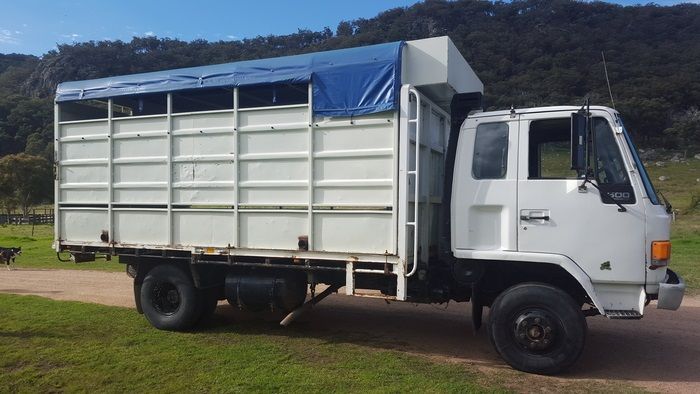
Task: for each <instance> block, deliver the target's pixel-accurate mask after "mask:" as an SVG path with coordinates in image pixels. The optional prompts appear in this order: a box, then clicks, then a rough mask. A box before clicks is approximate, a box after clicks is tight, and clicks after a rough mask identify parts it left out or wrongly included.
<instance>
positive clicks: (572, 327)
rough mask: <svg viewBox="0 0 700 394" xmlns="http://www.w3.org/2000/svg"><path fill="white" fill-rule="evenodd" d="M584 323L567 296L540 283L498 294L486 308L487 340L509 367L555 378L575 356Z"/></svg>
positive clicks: (582, 344)
mask: <svg viewBox="0 0 700 394" xmlns="http://www.w3.org/2000/svg"><path fill="white" fill-rule="evenodd" d="M586 330H587V325H586V319H585V318H584V316H583V313H581V308H579V306H578V305H577V304H576V303H575V302H574V300H573V298H571V296H570V295H568V294H567V293H565V292H564V291H562V290H561V289H558V288H556V287H553V286H550V285H547V284H541V283H524V284H519V285H516V286H513V287H511V288H509V289H507V290H505V291H504V292H503V293H501V294H500V295H499V296H498V297H497V298H496V300H495V301H494V302H493V305H492V306H491V313H490V321H489V336H490V338H491V343H493V345H494V347H495V348H496V351H497V352H498V353H499V354H500V355H501V357H503V359H504V360H505V361H506V362H507V363H508V364H510V365H511V366H512V367H513V368H515V369H518V370H521V371H524V372H530V373H538V374H547V375H549V374H555V373H558V372H561V371H562V370H564V369H566V368H568V367H570V366H571V365H572V364H573V363H574V362H576V360H577V359H578V358H579V356H580V355H581V352H582V351H583V346H584V342H585V338H586Z"/></svg>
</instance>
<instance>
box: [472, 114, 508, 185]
mask: <svg viewBox="0 0 700 394" xmlns="http://www.w3.org/2000/svg"><path fill="white" fill-rule="evenodd" d="M507 168H508V124H507V123H482V124H480V125H479V126H478V127H477V128H476V137H475V140H474V159H473V161H472V176H473V177H474V179H502V178H505V176H506V169H507Z"/></svg>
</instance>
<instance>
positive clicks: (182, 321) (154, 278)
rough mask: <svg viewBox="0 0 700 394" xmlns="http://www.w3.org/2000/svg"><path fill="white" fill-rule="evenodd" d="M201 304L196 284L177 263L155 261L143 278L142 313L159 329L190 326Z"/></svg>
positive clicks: (176, 329) (178, 329)
mask: <svg viewBox="0 0 700 394" xmlns="http://www.w3.org/2000/svg"><path fill="white" fill-rule="evenodd" d="M200 305H201V300H200V296H199V292H198V290H197V288H195V286H194V283H192V279H191V278H190V277H189V276H188V275H187V274H186V273H185V272H184V271H183V270H182V269H180V268H179V267H176V266H174V265H169V264H161V265H158V266H156V267H154V268H153V269H152V270H150V271H149V272H148V274H147V275H146V277H145V278H144V280H143V285H142V286H141V307H142V308H143V314H144V315H145V316H146V319H148V321H149V322H150V323H151V324H152V325H153V326H154V327H156V328H158V329H161V330H170V331H182V330H187V329H189V328H191V327H192V326H193V325H194V324H195V323H196V322H197V319H198V318H199V316H200Z"/></svg>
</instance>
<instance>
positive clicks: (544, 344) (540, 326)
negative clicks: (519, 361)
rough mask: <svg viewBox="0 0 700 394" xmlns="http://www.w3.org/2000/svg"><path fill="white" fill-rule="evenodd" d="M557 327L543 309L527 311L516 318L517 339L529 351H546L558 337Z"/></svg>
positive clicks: (515, 330) (515, 331) (515, 332)
mask: <svg viewBox="0 0 700 394" xmlns="http://www.w3.org/2000/svg"><path fill="white" fill-rule="evenodd" d="M555 327H556V326H555V324H554V322H553V320H552V319H551V318H550V317H549V316H547V314H546V313H544V312H543V311H539V310H529V311H525V312H523V313H521V314H520V315H518V316H517V318H516V319H515V327H514V334H515V340H516V341H517V343H518V344H519V345H520V346H521V347H523V348H524V349H527V350H529V351H544V350H547V349H549V348H550V347H551V346H552V344H553V343H554V340H555V339H556V330H555Z"/></svg>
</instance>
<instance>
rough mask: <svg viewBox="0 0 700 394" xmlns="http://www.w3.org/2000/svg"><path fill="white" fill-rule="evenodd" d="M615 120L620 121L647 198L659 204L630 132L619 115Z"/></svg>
mask: <svg viewBox="0 0 700 394" xmlns="http://www.w3.org/2000/svg"><path fill="white" fill-rule="evenodd" d="M615 117H616V120H617V121H618V122H620V125H621V126H622V133H623V134H624V135H625V140H626V141H627V145H628V146H629V148H630V151H631V152H632V158H633V159H634V165H635V167H637V170H638V171H639V175H640V176H641V178H642V183H643V184H644V190H646V192H647V197H649V200H650V201H651V203H652V204H654V205H660V204H661V203H660V202H659V197H658V196H657V194H656V189H654V184H653V183H651V178H649V174H648V173H647V169H646V168H644V164H643V163H642V160H641V159H640V158H639V153H638V152H637V147H636V146H635V145H634V142H633V141H632V137H631V136H630V134H629V133H628V132H627V129H626V128H625V125H624V123H622V118H620V116H619V115H616V116H615Z"/></svg>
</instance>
